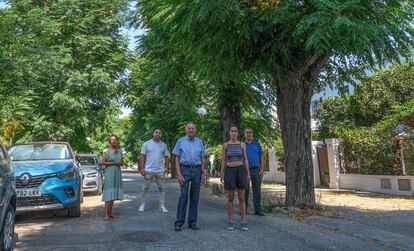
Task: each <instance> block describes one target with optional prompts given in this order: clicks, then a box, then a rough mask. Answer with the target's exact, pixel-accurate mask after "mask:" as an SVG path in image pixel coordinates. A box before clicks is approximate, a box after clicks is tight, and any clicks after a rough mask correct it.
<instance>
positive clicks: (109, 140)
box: [108, 134, 119, 143]
mask: <svg viewBox="0 0 414 251" xmlns="http://www.w3.org/2000/svg"><path fill="white" fill-rule="evenodd" d="M112 137H115V138H116V141H118V143H119V138H118V136H116V135H115V134H112V135H111V136H109V138H108V142H109V143H111V138H112Z"/></svg>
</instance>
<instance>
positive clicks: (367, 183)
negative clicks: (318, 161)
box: [326, 139, 414, 196]
mask: <svg viewBox="0 0 414 251" xmlns="http://www.w3.org/2000/svg"><path fill="white" fill-rule="evenodd" d="M326 144H327V147H328V163H329V177H330V183H329V187H330V188H334V189H353V190H361V191H368V192H376V193H384V194H392V195H404V196H414V176H396V175H362V174H343V173H341V172H340V163H339V162H340V159H339V151H338V146H339V144H340V140H338V139H327V140H326ZM381 179H386V180H388V181H389V182H390V184H391V188H387V189H386V188H382V187H381ZM399 180H404V181H406V182H409V183H410V184H411V190H410V191H404V190H400V189H399V185H398V181H399Z"/></svg>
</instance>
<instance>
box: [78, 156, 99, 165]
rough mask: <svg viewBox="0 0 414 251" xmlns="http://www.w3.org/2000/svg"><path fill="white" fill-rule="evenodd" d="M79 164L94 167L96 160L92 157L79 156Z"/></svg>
mask: <svg viewBox="0 0 414 251" xmlns="http://www.w3.org/2000/svg"><path fill="white" fill-rule="evenodd" d="M79 162H80V164H81V165H82V166H94V165H96V158H95V157H94V156H79Z"/></svg>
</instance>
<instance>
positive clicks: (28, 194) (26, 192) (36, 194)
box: [16, 189, 42, 197]
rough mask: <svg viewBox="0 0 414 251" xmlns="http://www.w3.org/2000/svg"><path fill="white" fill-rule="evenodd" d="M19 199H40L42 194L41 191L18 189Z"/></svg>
mask: <svg viewBox="0 0 414 251" xmlns="http://www.w3.org/2000/svg"><path fill="white" fill-rule="evenodd" d="M16 195H17V197H39V196H42V193H41V192H40V190H39V189H16Z"/></svg>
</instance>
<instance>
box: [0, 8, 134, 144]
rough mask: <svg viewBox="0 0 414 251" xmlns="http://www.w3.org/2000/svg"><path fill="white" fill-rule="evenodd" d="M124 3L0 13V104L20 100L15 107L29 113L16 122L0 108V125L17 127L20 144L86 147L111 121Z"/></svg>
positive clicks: (122, 51)
mask: <svg viewBox="0 0 414 251" xmlns="http://www.w3.org/2000/svg"><path fill="white" fill-rule="evenodd" d="M127 3H128V2H127V1H125V0H115V1H97V0H76V1H74V0H66V1H10V7H9V8H7V9H3V10H0V91H1V92H0V101H1V102H2V103H5V104H13V100H15V99H19V97H23V99H21V104H22V105H21V106H20V108H19V109H20V110H22V111H23V110H27V109H29V110H30V111H31V112H26V113H24V114H23V115H18V116H19V117H18V118H16V117H15V116H16V114H20V113H14V115H13V116H14V117H13V116H10V115H7V114H10V113H7V111H6V110H5V109H3V110H4V111H3V114H4V116H5V117H4V119H5V120H7V121H17V122H23V124H24V127H23V128H22V129H21V130H20V131H21V132H20V134H23V135H19V138H20V140H21V141H27V140H65V141H70V142H71V143H72V145H73V146H74V148H75V149H77V150H89V149H88V142H87V140H86V138H87V137H93V136H94V135H96V133H97V131H102V130H103V128H105V127H106V126H107V125H108V124H109V122H110V120H111V119H112V117H114V116H116V114H117V113H118V112H119V106H118V104H117V102H116V99H117V98H118V95H117V94H118V93H117V86H118V82H120V81H122V78H123V74H124V72H125V67H126V63H127V60H128V51H127V43H126V40H125V39H124V38H123V37H122V36H121V35H120V28H121V26H122V25H123V24H124V22H125V16H124V12H125V10H126V8H127ZM23 104H24V105H23ZM5 108H7V106H6V107H5ZM1 109H2V108H1V107H0V110H1ZM1 113H2V112H1V111H0V114H1ZM22 118H24V119H22ZM5 130H8V128H5ZM10 135H11V134H10Z"/></svg>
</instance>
